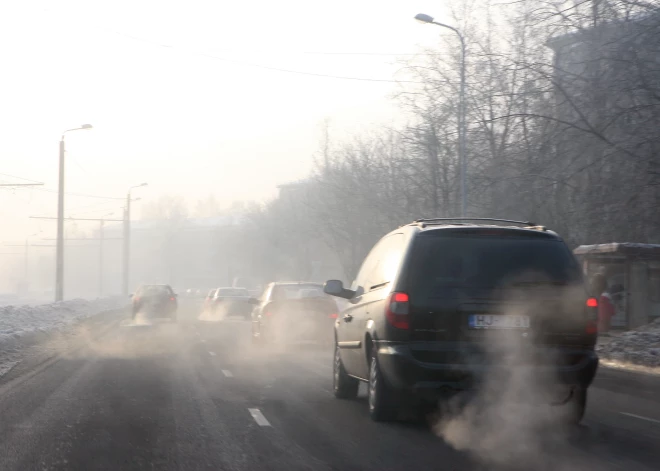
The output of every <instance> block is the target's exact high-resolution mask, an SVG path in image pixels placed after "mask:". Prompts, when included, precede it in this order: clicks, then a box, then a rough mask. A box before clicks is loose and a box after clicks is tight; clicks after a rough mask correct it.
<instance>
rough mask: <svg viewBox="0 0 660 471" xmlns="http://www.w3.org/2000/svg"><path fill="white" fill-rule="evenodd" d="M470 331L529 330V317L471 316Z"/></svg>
mask: <svg viewBox="0 0 660 471" xmlns="http://www.w3.org/2000/svg"><path fill="white" fill-rule="evenodd" d="M469 326H470V328H471V329H529V316H516V315H501V314H471V315H470V317H469Z"/></svg>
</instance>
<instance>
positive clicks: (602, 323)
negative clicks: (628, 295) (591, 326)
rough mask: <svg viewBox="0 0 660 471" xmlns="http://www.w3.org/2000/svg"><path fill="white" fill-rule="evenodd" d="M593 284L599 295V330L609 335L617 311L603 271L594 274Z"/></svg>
mask: <svg viewBox="0 0 660 471" xmlns="http://www.w3.org/2000/svg"><path fill="white" fill-rule="evenodd" d="M592 286H593V294H594V295H596V296H597V297H598V332H599V333H600V334H602V335H609V332H610V327H611V325H612V317H614V314H615V313H616V309H615V307H614V300H613V298H612V293H610V290H609V289H608V288H607V281H606V280H605V276H604V275H603V274H602V273H597V274H596V275H594V278H593V284H592Z"/></svg>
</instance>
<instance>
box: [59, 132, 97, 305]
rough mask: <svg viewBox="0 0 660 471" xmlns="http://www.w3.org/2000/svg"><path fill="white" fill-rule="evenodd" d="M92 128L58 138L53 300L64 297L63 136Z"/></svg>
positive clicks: (63, 134) (60, 299)
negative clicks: (58, 169) (58, 165)
mask: <svg viewBox="0 0 660 471" xmlns="http://www.w3.org/2000/svg"><path fill="white" fill-rule="evenodd" d="M82 129H92V125H91V124H83V125H82V126H80V127H79V128H74V129H67V130H66V131H64V132H63V133H62V138H61V139H60V176H59V189H58V198H57V256H56V262H55V301H62V299H64V136H65V135H66V133H68V132H71V131H80V130H82Z"/></svg>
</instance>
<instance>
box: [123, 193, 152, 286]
mask: <svg viewBox="0 0 660 471" xmlns="http://www.w3.org/2000/svg"><path fill="white" fill-rule="evenodd" d="M143 186H147V184H146V183H141V184H139V185H135V186H132V187H130V188H129V189H128V193H127V194H126V207H125V208H124V279H123V283H122V284H123V290H122V291H123V294H124V296H128V284H129V280H128V278H129V276H130V275H129V274H130V252H131V201H132V200H131V191H132V190H134V189H135V188H141V187H143Z"/></svg>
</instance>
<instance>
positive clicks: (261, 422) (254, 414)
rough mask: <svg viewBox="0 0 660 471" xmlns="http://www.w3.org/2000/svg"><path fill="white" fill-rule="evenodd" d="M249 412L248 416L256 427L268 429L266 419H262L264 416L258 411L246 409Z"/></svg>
mask: <svg viewBox="0 0 660 471" xmlns="http://www.w3.org/2000/svg"><path fill="white" fill-rule="evenodd" d="M248 411H250V415H251V416H252V418H253V419H254V421H255V422H256V423H257V425H261V426H262V427H270V426H271V425H270V422H268V419H266V417H264V415H263V414H262V413H261V411H260V410H259V409H248Z"/></svg>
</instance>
